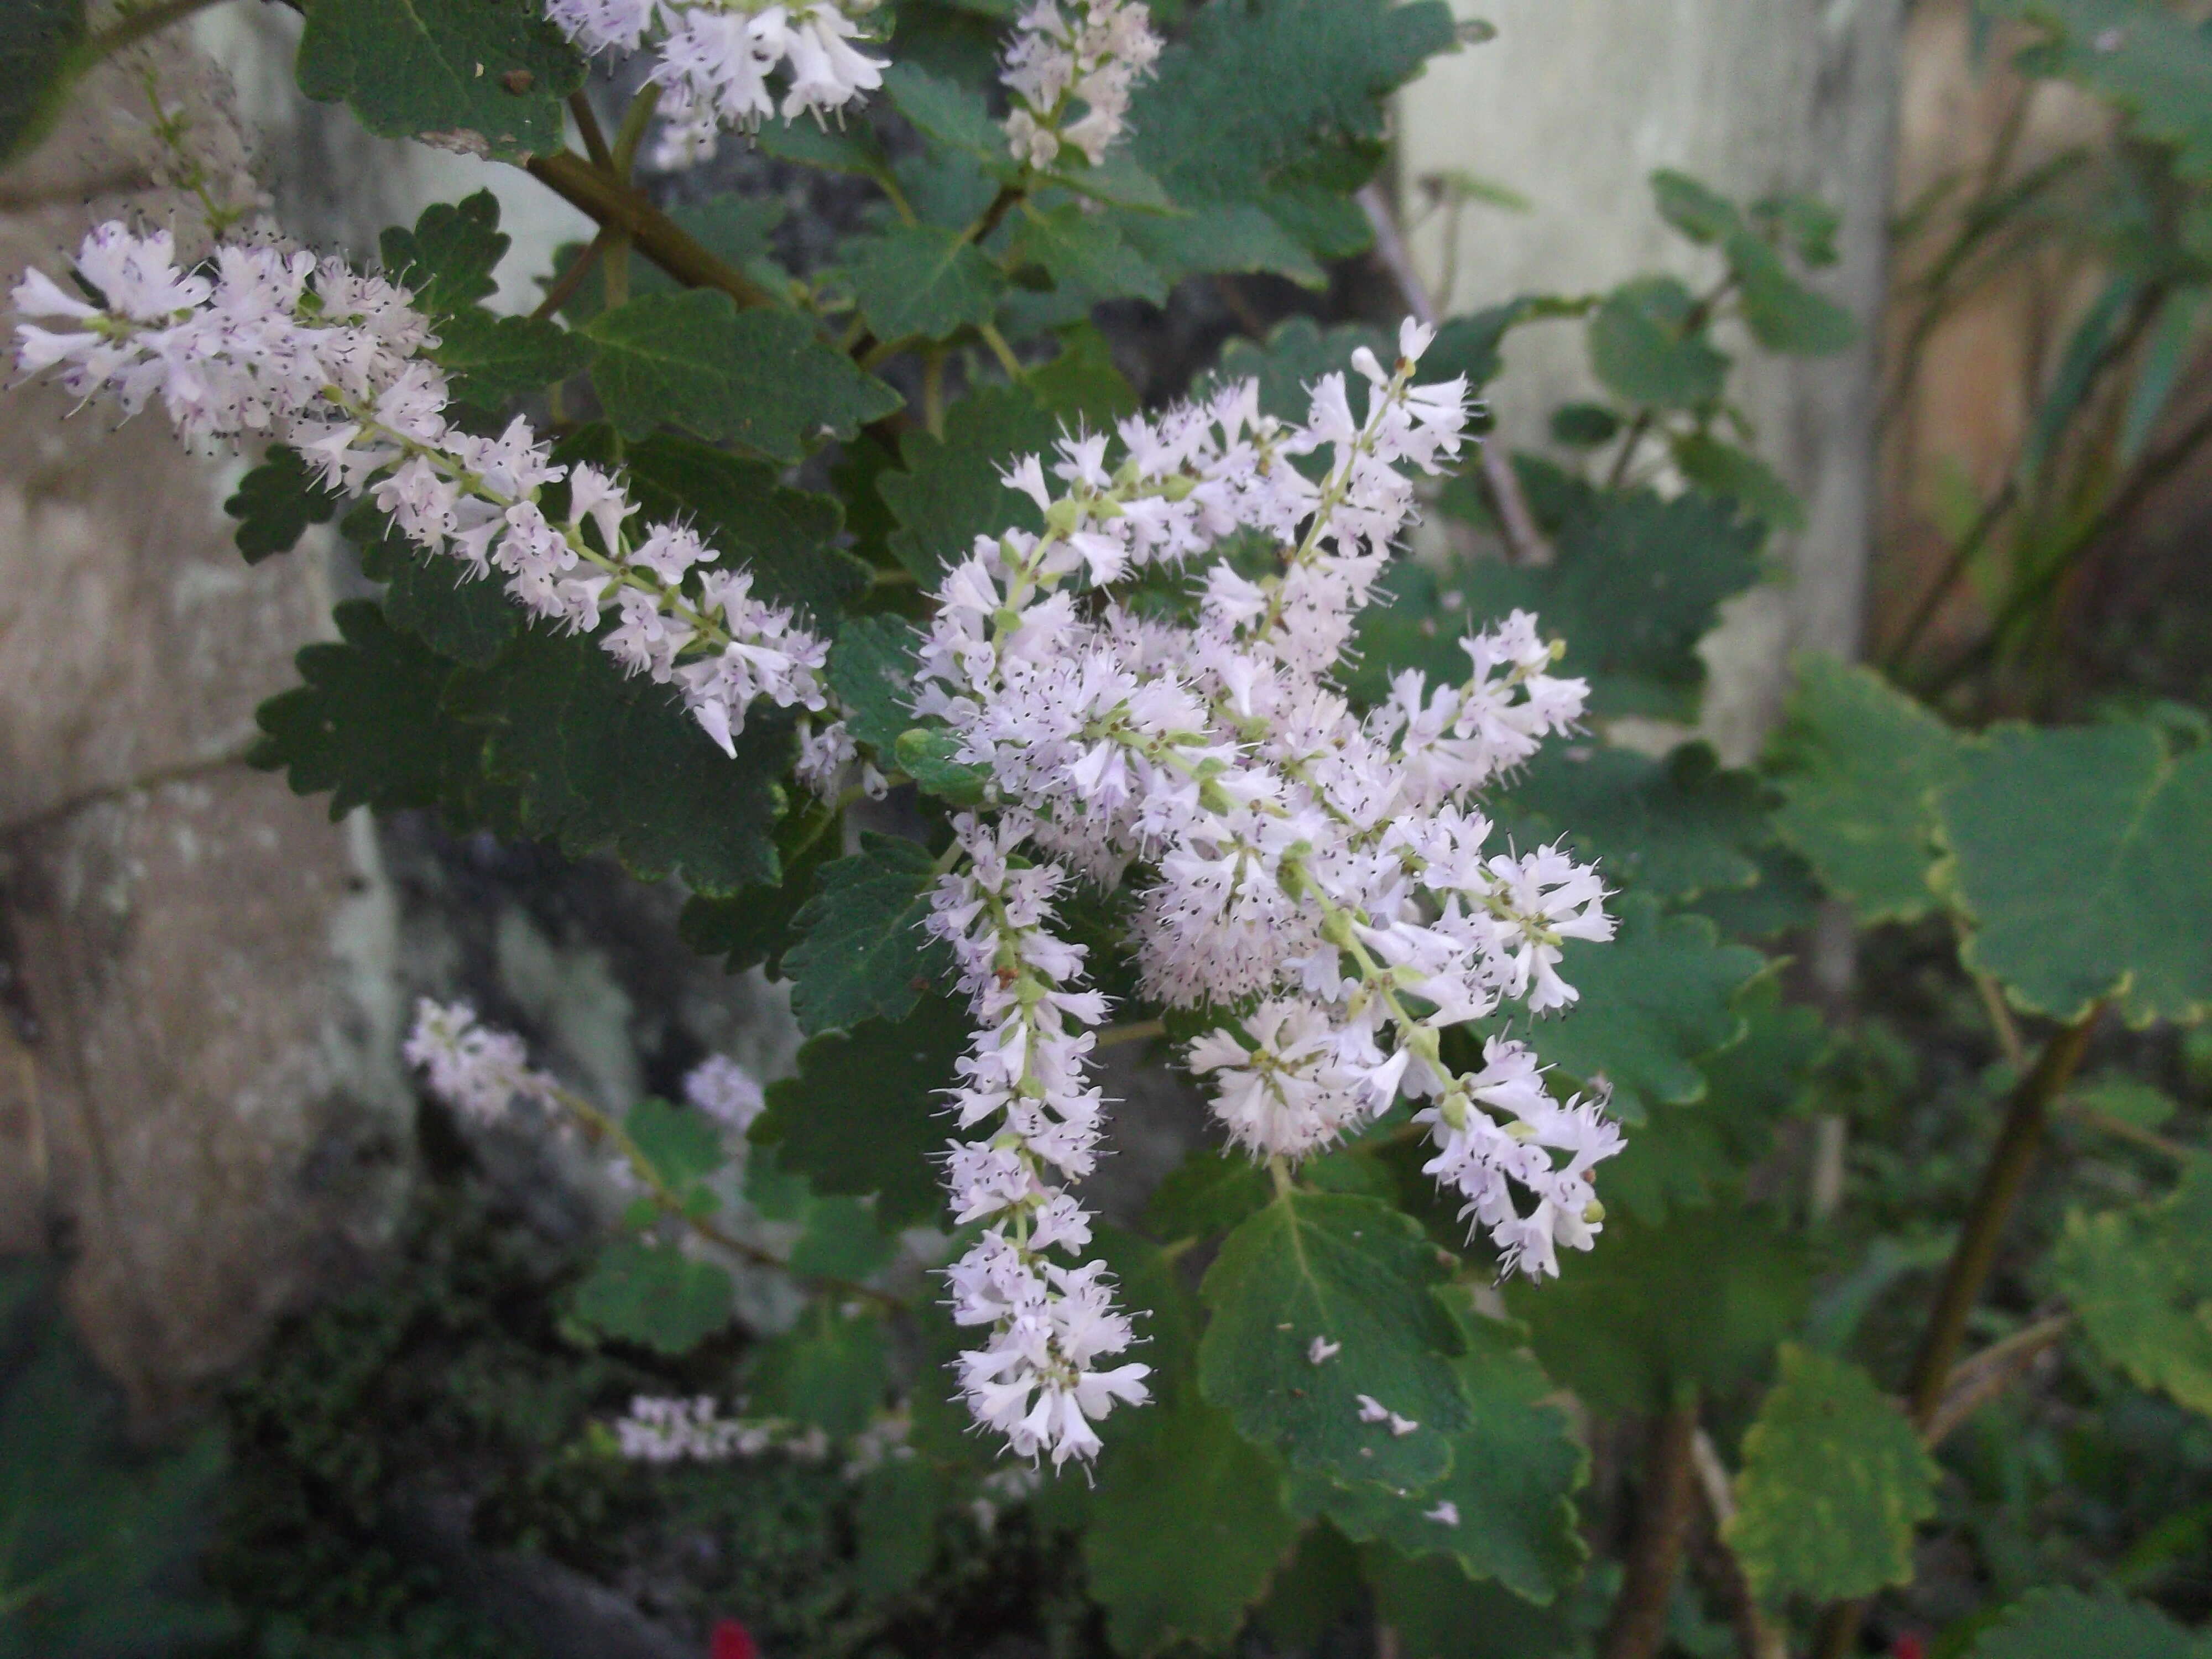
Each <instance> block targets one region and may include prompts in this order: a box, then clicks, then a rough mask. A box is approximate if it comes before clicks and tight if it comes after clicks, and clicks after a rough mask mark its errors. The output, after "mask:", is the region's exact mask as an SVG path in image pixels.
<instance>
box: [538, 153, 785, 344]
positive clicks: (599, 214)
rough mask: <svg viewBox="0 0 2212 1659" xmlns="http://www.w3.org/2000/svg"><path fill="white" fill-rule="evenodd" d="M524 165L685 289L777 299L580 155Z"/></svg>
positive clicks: (743, 300) (757, 300)
mask: <svg viewBox="0 0 2212 1659" xmlns="http://www.w3.org/2000/svg"><path fill="white" fill-rule="evenodd" d="M527 165H528V169H529V173H530V176H531V177H532V178H533V179H537V180H538V183H540V184H542V185H544V186H545V187H546V188H547V189H548V190H550V191H553V193H554V194H555V195H556V196H558V197H561V198H562V200H563V201H565V202H567V203H568V204H569V205H570V206H571V207H574V208H575V209H577V210H579V211H580V212H582V213H585V214H586V215H588V216H591V217H592V219H594V220H596V221H598V222H599V224H601V225H603V226H605V228H608V229H610V230H617V231H620V232H622V233H623V234H625V235H627V236H628V237H629V239H630V240H631V241H632V242H633V243H634V244H635V246H636V248H637V251H638V252H640V253H642V254H643V255H644V256H645V257H646V258H648V259H650V260H652V261H653V264H656V265H658V266H659V267H660V268H661V270H665V271H666V272H667V273H668V274H669V275H670V276H673V277H674V278H675V279H676V280H677V281H678V282H679V283H683V284H684V287H686V288H714V289H720V290H721V291H722V292H723V293H725V294H726V295H729V296H730V297H731V298H732V300H735V301H737V302H738V304H739V305H740V306H769V305H774V304H775V303H776V300H775V295H771V294H770V293H769V291H768V290H767V289H764V288H763V287H761V285H760V284H759V283H756V282H754V281H753V280H752V278H751V277H750V276H746V275H745V274H744V272H743V271H741V270H738V269H737V268H736V267H735V266H733V265H730V264H725V263H724V262H723V261H722V260H720V259H718V258H715V257H714V255H713V254H712V253H710V252H708V251H707V249H706V248H705V247H703V246H701V245H700V243H699V241H698V240H697V239H696V238H695V237H693V236H692V235H691V234H690V233H689V232H687V231H686V230H684V228H683V227H682V226H681V225H679V224H678V223H677V222H675V221H674V220H673V219H671V218H670V217H669V216H667V215H666V214H665V213H663V212H662V211H661V210H659V208H657V207H655V206H653V204H652V203H651V202H649V201H647V199H646V198H645V197H644V196H643V195H641V193H639V192H638V191H636V190H635V189H633V188H632V187H631V186H629V185H627V184H624V183H623V182H621V181H620V180H618V179H614V178H611V177H610V176H609V175H608V174H607V173H603V172H601V171H600V170H599V168H598V167H594V166H592V164H591V163H590V162H589V161H586V160H585V159H584V158H583V157H582V156H580V155H572V154H568V153H566V152H564V153H562V154H561V155H538V156H533V157H532V159H531V160H530V161H529V162H528V164H527Z"/></svg>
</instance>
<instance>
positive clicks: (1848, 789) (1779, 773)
mask: <svg viewBox="0 0 2212 1659" xmlns="http://www.w3.org/2000/svg"><path fill="white" fill-rule="evenodd" d="M1962 754H1963V740H1962V739H1961V738H1960V737H1959V735H1958V734H1957V733H1956V732H1953V731H1952V730H1951V728H1950V727H1949V726H1946V725H1944V724H1943V722H1942V720H1938V719H1937V718H1936V716H1935V715H1934V714H1931V713H1929V711H1928V709H1927V708H1924V707H1923V706H1922V705H1921V704H1920V703H1918V702H1915V701H1914V700H1913V699H1912V698H1911V697H1908V696H1905V694H1904V693H1903V692H1901V691H1899V690H1896V689H1895V688H1894V687H1893V686H1892V685H1891V684H1889V683H1888V682H1887V680H1885V679H1883V678H1881V675H1879V674H1877V673H1875V671H1873V670H1872V669H1870V668H1863V667H1856V666H1852V665H1847V664H1844V663H1840V662H1838V661H1837V660H1836V659H1834V658H1832V657H1806V658H1804V659H1802V660H1801V661H1800V662H1799V663H1798V665H1797V690H1796V695H1795V696H1792V697H1791V698H1790V710H1789V714H1788V716H1787V718H1786V720H1785V721H1784V725H1783V727H1782V730H1781V732H1780V733H1779V734H1778V736H1777V738H1776V739H1775V743H1774V747H1773V753H1772V758H1771V769H1772V771H1773V774H1774V777H1775V781H1776V783H1777V784H1778V787H1780V789H1781V791H1782V805H1780V806H1779V807H1778V808H1777V809H1776V810H1775V813H1774V828H1775V831H1776V833H1777V834H1778V835H1780V836H1781V837H1782V839H1783V840H1784V841H1785V842H1788V843H1789V844H1790V846H1792V847H1794V848H1796V849H1797V851H1798V852H1800V853H1802V854H1804V856H1805V859H1806V860H1807V862H1808V863H1809V864H1811V865H1812V866H1813V869H1814V873H1815V874H1816V875H1818V876H1819V877H1820V884H1821V885H1822V886H1823V887H1825V888H1826V889H1827V890H1828V891H1830V892H1831V893H1832V894H1834V895H1836V896H1838V898H1844V899H1848V900H1849V901H1850V906H1851V911H1852V914H1853V915H1856V916H1857V918H1858V920H1859V921H1860V923H1861V925H1862V926H1866V927H1872V926H1874V925H1875V924H1876V923H1878V922H1883V921H1914V920H1916V919H1917V918H1918V917H1920V916H1923V915H1926V914H1927V913H1928V911H1929V908H1930V907H1931V906H1932V905H1933V904H1934V903H1935V902H1936V896H1935V894H1934V892H1933V891H1932V890H1930V889H1929V885H1928V872H1929V868H1930V867H1931V866H1933V865H1934V863H1935V861H1936V848H1935V836H1936V805H1935V796H1936V792H1937V791H1939V790H1941V789H1942V788H1943V787H1945V786H1947V785H1948V784H1949V783H1950V782H1951V781H1953V780H1954V778H1956V777H1957V776H1958V775H1959V768H1960V759H1961V756H1962Z"/></svg>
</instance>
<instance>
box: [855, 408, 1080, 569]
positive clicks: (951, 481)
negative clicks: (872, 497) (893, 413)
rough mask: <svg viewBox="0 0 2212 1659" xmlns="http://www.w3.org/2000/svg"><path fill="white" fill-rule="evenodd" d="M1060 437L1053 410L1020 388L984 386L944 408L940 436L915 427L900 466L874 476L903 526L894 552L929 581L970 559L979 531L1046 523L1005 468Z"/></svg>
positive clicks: (904, 442)
mask: <svg viewBox="0 0 2212 1659" xmlns="http://www.w3.org/2000/svg"><path fill="white" fill-rule="evenodd" d="M1059 435H1060V422H1059V421H1058V420H1057V419H1055V418H1054V416H1053V414H1052V412H1051V411H1050V410H1048V409H1046V408H1045V407H1044V406H1043V405H1042V404H1040V403H1039V402H1038V401H1037V400H1036V398H1034V397H1032V396H1031V395H1030V393H1029V392H1027V391H1025V390H1024V389H1023V388H1022V387H1020V386H987V387H985V388H984V389H983V390H981V391H980V392H971V393H970V394H969V396H967V397H965V398H962V399H961V400H960V401H959V402H958V403H957V404H954V405H953V406H952V408H951V410H949V411H947V413H946V415H945V435H944V436H943V437H941V438H940V437H934V436H932V435H930V434H929V433H928V432H927V431H925V430H923V429H922V428H919V427H917V428H915V429H914V430H912V431H910V432H908V434H907V435H905V436H904V437H903V438H902V439H901V440H900V441H899V461H900V465H901V469H902V470H901V471H896V472H887V473H885V474H884V476H883V477H881V478H879V479H878V480H877V483H876V493H877V494H878V495H881V496H882V497H883V498H884V504H885V505H886V506H888V507H890V510H891V513H892V515H893V516H894V517H896V519H897V520H898V528H897V529H896V530H894V531H893V532H891V534H890V550H891V552H892V553H893V555H894V556H896V558H897V559H898V562H900V563H901V564H902V565H904V566H905V567H906V568H908V570H910V571H912V572H913V573H914V574H915V580H918V581H920V582H921V583H923V584H924V585H925V586H933V585H934V584H935V582H936V581H937V579H938V576H939V574H940V573H941V572H942V571H943V569H944V568H945V566H946V565H948V564H951V563H952V562H956V561H957V560H960V559H964V558H966V557H967V556H968V554H969V549H970V548H971V547H973V546H974V544H975V538H976V537H978V536H993V537H995V536H999V535H1001V534H1003V533H1004V532H1006V531H1008V530H1025V531H1029V532H1032V533H1034V532H1037V531H1040V530H1042V528H1043V527H1044V517H1043V515H1042V513H1039V512H1038V511H1037V509H1036V502H1034V501H1031V500H1030V498H1029V497H1028V496H1026V495H1023V494H1022V493H1021V492H1020V491H1019V490H1015V489H1007V488H1006V481H1005V480H1004V479H1003V478H1002V477H1000V471H1001V470H1002V469H1003V468H1005V467H1006V466H1009V465H1012V463H1013V462H1014V461H1015V460H1016V459H1018V458H1019V457H1021V456H1023V455H1025V454H1035V453H1044V452H1046V451H1048V450H1049V449H1050V448H1051V447H1052V444H1053V441H1054V439H1056V438H1057V437H1058V436H1059Z"/></svg>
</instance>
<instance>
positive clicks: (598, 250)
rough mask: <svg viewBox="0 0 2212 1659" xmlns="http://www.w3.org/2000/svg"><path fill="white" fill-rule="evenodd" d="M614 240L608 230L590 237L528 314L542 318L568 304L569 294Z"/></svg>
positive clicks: (577, 287) (582, 281) (590, 272)
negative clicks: (566, 268)
mask: <svg viewBox="0 0 2212 1659" xmlns="http://www.w3.org/2000/svg"><path fill="white" fill-rule="evenodd" d="M613 240H615V234H614V233H613V232H612V231H609V230H602V231H601V232H600V233H599V234H598V235H596V236H594V237H592V240H590V241H589V242H588V243H586V245H585V247H584V251H583V252H581V253H579V254H578V255H577V256H576V257H575V258H574V261H572V262H571V263H570V264H569V266H568V270H564V271H562V273H561V275H560V276H558V277H556V279H555V280H554V283H553V286H552V287H550V288H549V289H546V290H545V297H544V299H543V300H540V301H538V309H537V310H535V311H533V312H532V313H530V314H531V315H532V317H535V318H538V319H544V318H547V317H550V316H552V315H553V314H554V313H556V312H557V311H559V310H560V309H561V307H562V306H564V305H566V304H568V301H569V298H570V296H571V295H574V293H575V291H576V290H577V289H580V288H581V287H582V286H583V285H584V278H585V277H586V276H590V275H591V274H592V266H593V265H595V264H598V263H599V256H600V255H601V254H602V253H605V252H606V251H607V246H608V245H609V244H610V243H611V242H612V241H613Z"/></svg>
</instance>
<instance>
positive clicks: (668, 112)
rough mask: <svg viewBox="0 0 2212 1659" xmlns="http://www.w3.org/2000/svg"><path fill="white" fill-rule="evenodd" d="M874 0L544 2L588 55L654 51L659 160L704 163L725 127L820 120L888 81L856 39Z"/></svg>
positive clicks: (555, 21)
mask: <svg viewBox="0 0 2212 1659" xmlns="http://www.w3.org/2000/svg"><path fill="white" fill-rule="evenodd" d="M870 9H872V0H854V3H850V4H848V5H843V6H839V5H833V4H831V3H829V0H787V3H780V4H752V5H748V4H745V3H744V0H545V15H546V16H547V17H548V18H549V19H550V20H551V21H552V22H553V24H554V26H555V27H557V28H559V29H561V30H562V31H563V32H564V33H567V34H568V38H569V39H571V40H574V42H575V43H576V44H577V45H578V46H580V47H582V48H583V49H584V51H585V52H588V53H592V54H593V55H596V54H598V53H600V52H636V51H638V50H639V49H640V48H641V47H650V48H652V49H653V50H655V51H657V52H659V62H658V63H656V64H654V65H653V70H652V72H651V73H650V75H648V76H647V79H648V80H650V81H652V82H653V83H654V84H655V85H656V86H658V87H659V88H660V106H659V114H660V116H661V117H662V118H663V120H664V122H665V125H664V127H663V131H662V137H661V139H660V143H659V153H658V154H657V155H656V157H655V160H656V161H658V162H659V163H660V164H661V165H663V166H677V165H682V164H688V163H690V162H692V161H704V160H705V159H707V158H708V156H710V155H713V154H714V145H715V140H716V137H717V135H718V133H719V131H720V129H722V128H724V127H732V128H738V129H740V130H743V131H752V130H753V129H754V128H756V127H757V126H758V125H760V124H761V122H762V121H763V120H764V119H766V118H769V117H770V116H773V115H775V114H776V113H777V112H778V109H779V104H778V100H777V98H776V90H775V86H774V85H772V84H771V81H770V77H771V76H777V75H778V74H779V73H780V74H781V80H782V86H783V96H782V100H781V106H780V107H781V113H782V116H783V118H784V119H785V120H787V121H788V120H791V119H793V118H795V117H798V116H800V115H811V116H812V117H813V118H815V119H816V120H817V121H819V120H821V119H823V118H824V117H825V116H828V115H832V114H836V113H837V112H841V111H842V110H843V109H844V108H845V106H847V105H848V104H850V103H851V102H853V100H855V99H857V98H858V97H860V94H862V93H864V92H872V91H873V90H874V89H875V88H878V87H879V86H881V85H883V83H884V76H883V69H884V66H883V64H882V62H881V61H880V60H878V59H877V58H871V57H869V56H868V55H867V54H866V52H862V51H860V48H859V47H858V46H855V45H854V41H856V40H859V39H860V36H861V24H860V19H861V17H863V16H864V15H866V13H867V12H868V11H869V10H870Z"/></svg>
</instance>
